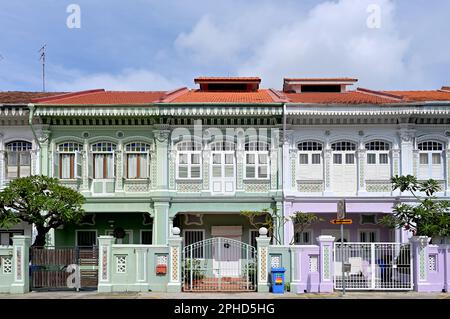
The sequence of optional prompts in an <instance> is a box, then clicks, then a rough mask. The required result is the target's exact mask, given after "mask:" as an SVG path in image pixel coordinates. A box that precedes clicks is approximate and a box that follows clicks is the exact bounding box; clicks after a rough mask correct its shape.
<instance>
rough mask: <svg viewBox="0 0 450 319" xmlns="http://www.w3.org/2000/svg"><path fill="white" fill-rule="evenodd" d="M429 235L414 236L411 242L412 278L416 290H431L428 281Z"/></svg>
mask: <svg viewBox="0 0 450 319" xmlns="http://www.w3.org/2000/svg"><path fill="white" fill-rule="evenodd" d="M429 241H430V238H429V237H427V236H413V237H411V239H410V242H411V253H412V254H411V255H412V256H411V257H412V267H413V268H412V271H413V273H412V278H413V283H414V291H429V288H428V286H429V283H428V269H429V268H428V263H429V258H428V242H429Z"/></svg>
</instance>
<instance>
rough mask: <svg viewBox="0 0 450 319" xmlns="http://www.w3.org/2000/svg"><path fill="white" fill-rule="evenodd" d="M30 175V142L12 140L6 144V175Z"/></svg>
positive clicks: (14, 176)
mask: <svg viewBox="0 0 450 319" xmlns="http://www.w3.org/2000/svg"><path fill="white" fill-rule="evenodd" d="M30 175H31V143H29V142H25V141H14V142H10V143H7V144H6V177H7V178H8V179H15V178H18V177H26V176H30Z"/></svg>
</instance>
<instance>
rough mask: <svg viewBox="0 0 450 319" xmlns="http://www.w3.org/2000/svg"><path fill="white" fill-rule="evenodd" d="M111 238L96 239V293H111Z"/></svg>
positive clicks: (101, 237)
mask: <svg viewBox="0 0 450 319" xmlns="http://www.w3.org/2000/svg"><path fill="white" fill-rule="evenodd" d="M113 243H114V237H113V236H100V237H99V238H98V249H99V254H98V256H99V260H98V288H97V289H98V292H112V280H111V269H112V268H113V265H112V245H113Z"/></svg>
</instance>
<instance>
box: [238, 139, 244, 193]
mask: <svg viewBox="0 0 450 319" xmlns="http://www.w3.org/2000/svg"><path fill="white" fill-rule="evenodd" d="M244 160H245V159H244V149H243V147H242V143H238V148H237V150H236V179H237V181H236V189H237V190H238V191H242V190H243V189H244Z"/></svg>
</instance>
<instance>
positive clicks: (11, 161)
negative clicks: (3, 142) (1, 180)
mask: <svg viewBox="0 0 450 319" xmlns="http://www.w3.org/2000/svg"><path fill="white" fill-rule="evenodd" d="M6 158H7V160H8V164H7V165H8V166H9V165H14V166H17V158H18V153H16V152H8V154H7V157H6Z"/></svg>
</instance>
